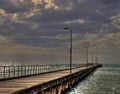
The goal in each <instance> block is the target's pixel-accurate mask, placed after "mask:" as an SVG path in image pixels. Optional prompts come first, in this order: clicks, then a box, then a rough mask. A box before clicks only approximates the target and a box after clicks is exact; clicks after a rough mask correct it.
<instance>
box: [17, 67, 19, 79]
mask: <svg viewBox="0 0 120 94" xmlns="http://www.w3.org/2000/svg"><path fill="white" fill-rule="evenodd" d="M17 68H18V71H17V76H18V77H19V65H18V66H17Z"/></svg>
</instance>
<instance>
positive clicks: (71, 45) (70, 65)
mask: <svg viewBox="0 0 120 94" xmlns="http://www.w3.org/2000/svg"><path fill="white" fill-rule="evenodd" d="M64 29H66V30H69V31H70V73H72V29H70V28H67V27H66V28H64Z"/></svg>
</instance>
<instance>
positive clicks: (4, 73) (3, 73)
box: [3, 66, 6, 79]
mask: <svg viewBox="0 0 120 94" xmlns="http://www.w3.org/2000/svg"><path fill="white" fill-rule="evenodd" d="M5 72H6V71H5V66H3V78H4V79H5V75H6V74H5Z"/></svg>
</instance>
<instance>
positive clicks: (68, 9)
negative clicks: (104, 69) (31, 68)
mask: <svg viewBox="0 0 120 94" xmlns="http://www.w3.org/2000/svg"><path fill="white" fill-rule="evenodd" d="M65 27H68V28H71V29H72V31H73V63H85V62H86V48H84V44H85V42H86V41H88V42H89V44H90V47H89V62H91V53H92V52H93V53H94V55H96V56H98V57H99V60H100V63H120V0H0V62H7V63H9V62H17V63H20V64H27V63H39V64H45V63H46V64H47V63H49V64H54V63H57V64H60V63H69V44H70V42H69V41H70V32H69V30H64V28H65Z"/></svg>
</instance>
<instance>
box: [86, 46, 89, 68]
mask: <svg viewBox="0 0 120 94" xmlns="http://www.w3.org/2000/svg"><path fill="white" fill-rule="evenodd" d="M86 48H87V67H88V54H89V52H88V50H89V49H88V46H87V47H86Z"/></svg>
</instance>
